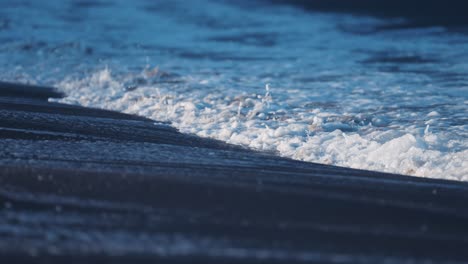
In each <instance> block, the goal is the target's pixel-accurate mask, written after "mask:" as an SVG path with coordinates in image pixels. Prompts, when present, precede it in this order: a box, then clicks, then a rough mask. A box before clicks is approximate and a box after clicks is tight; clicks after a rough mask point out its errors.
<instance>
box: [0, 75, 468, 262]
mask: <svg viewBox="0 0 468 264" xmlns="http://www.w3.org/2000/svg"><path fill="white" fill-rule="evenodd" d="M57 96H60V93H57V92H54V91H53V90H51V89H47V88H36V87H32V86H22V85H9V84H4V83H0V208H1V209H0V237H1V239H0V263H67V264H72V263H132V264H133V263H261V262H264V263H288V264H289V263H299V262H307V263H384V262H385V261H388V262H385V263H423V262H424V263H425V261H433V263H446V262H447V263H466V262H467V261H468V250H467V249H468V203H467V202H468V185H467V184H466V183H464V182H452V181H444V180H432V179H423V178H415V177H406V176H401V175H391V174H384V173H377V172H369V171H361V170H353V169H346V168H339V167H333V166H325V165H319V164H312V163H303V162H298V161H293V160H289V159H283V158H278V157H275V156H272V155H270V154H265V153H257V152H253V151H249V150H245V149H242V148H240V147H234V146H229V145H227V144H224V143H221V142H218V141H214V140H207V139H201V138H198V137H194V136H189V135H184V134H181V133H179V132H177V131H176V130H175V129H173V128H171V127H170V126H168V125H164V124H156V125H155V124H154V122H153V121H151V120H148V119H145V118H141V117H135V116H131V115H125V114H120V113H115V112H110V111H103V110H96V109H87V108H82V107H78V106H68V105H63V104H57V103H48V102H47V99H46V98H47V97H57Z"/></svg>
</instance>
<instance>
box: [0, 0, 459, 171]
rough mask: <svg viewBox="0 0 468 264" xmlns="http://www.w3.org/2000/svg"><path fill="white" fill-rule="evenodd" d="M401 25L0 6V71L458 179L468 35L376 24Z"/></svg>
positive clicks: (333, 156)
mask: <svg viewBox="0 0 468 264" xmlns="http://www.w3.org/2000/svg"><path fill="white" fill-rule="evenodd" d="M398 22H399V20H392V21H389V20H380V19H377V18H371V17H362V16H359V17H357V16H352V15H345V14H330V13H328V14H325V13H316V12H306V11H304V10H302V9H298V8H294V7H292V6H285V5H270V4H265V2H262V3H260V2H258V3H257V2H252V1H208V0H203V1H202V0H199V1H158V2H155V1H150V0H147V1H143V0H142V1H124V0H121V1H84V0H81V1H71V0H70V1H58V0H56V1H33V0H30V1H13V0H11V1H2V2H0V79H1V80H7V81H17V82H18V81H26V82H30V83H38V84H47V85H53V86H56V87H58V88H60V89H63V91H65V92H66V93H67V97H66V98H64V99H62V100H61V101H62V102H65V103H71V104H80V105H84V106H91V107H97V108H106V109H112V110H117V111H121V112H127V113H133V114H138V115H141V116H146V117H149V118H152V119H154V120H158V121H169V122H171V123H172V124H173V125H174V126H175V127H177V128H178V129H180V130H181V131H183V132H187V133H193V134H197V135H199V136H202V137H211V138H216V139H221V140H224V141H227V142H229V143H233V144H240V145H244V146H248V147H251V148H255V149H259V150H266V151H273V152H276V153H278V155H281V156H285V157H291V158H294V159H299V160H305V161H311V162H319V163H326V164H333V165H339V166H346V167H353V168H361V169H371V170H378V171H386V172H396V173H402V174H408V175H415V176H423V177H434V178H446V179H457V180H468V141H467V138H468V76H467V70H468V44H467V43H468V35H467V34H465V33H463V32H462V31H453V30H448V29H445V28H442V27H425V28H413V29H411V28H410V29H399V30H377V29H379V28H382V27H384V26H385V25H388V24H389V23H398ZM267 85H268V86H267ZM267 87H268V88H267Z"/></svg>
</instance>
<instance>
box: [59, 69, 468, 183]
mask: <svg viewBox="0 0 468 264" xmlns="http://www.w3.org/2000/svg"><path fill="white" fill-rule="evenodd" d="M121 83H122V82H118V81H116V80H115V79H114V78H113V76H112V74H111V72H110V71H109V69H104V70H102V71H98V72H96V73H94V74H92V75H91V76H88V77H85V78H82V79H67V80H64V81H63V82H61V83H59V84H58V85H57V86H58V87H62V88H63V89H64V91H65V92H66V93H67V94H68V96H67V97H66V98H64V99H61V100H60V101H61V102H63V103H70V104H80V105H84V106H90V107H98V108H105V109H110V110H116V111H121V112H125V113H131V114H137V115H141V116H146V117H149V118H152V119H154V120H159V121H170V122H172V125H174V126H175V127H177V128H178V129H180V130H181V131H182V132H185V133H193V134H196V135H199V136H202V137H210V138H215V139H220V140H223V141H226V142H229V143H232V144H239V145H244V146H248V147H250V148H253V149H258V150H264V151H275V152H277V153H278V154H279V155H281V156H284V157H290V158H293V159H298V160H304V161H309V162H319V163H325V164H332V165H339V166H345V167H352V168H359V169H369V170H377V171H384V172H392V173H401V174H407V175H414V176H421V177H434V178H444V179H455V180H468V159H467V157H468V150H467V149H468V146H467V143H466V142H465V141H463V140H461V141H460V140H450V139H446V138H445V137H444V135H443V133H440V135H438V134H436V133H433V132H430V129H429V127H427V128H426V129H425V130H424V131H420V130H418V129H413V130H411V129H408V128H402V129H395V128H393V129H384V130H382V129H379V127H375V126H373V125H372V124H368V125H367V129H368V130H369V131H370V132H369V133H362V132H361V133H359V132H358V131H353V130H350V128H351V126H350V125H346V123H340V122H337V123H327V124H325V123H324V120H325V119H326V118H327V117H329V116H330V115H331V113H327V112H323V111H322V110H319V109H314V110H313V111H310V110H307V109H284V107H283V106H284V105H283V104H281V103H275V100H276V99H275V95H276V96H277V97H280V94H285V92H284V91H283V92H281V90H279V89H278V90H277V91H276V92H277V93H275V89H274V88H270V89H267V90H266V91H264V92H265V93H263V94H250V95H248V94H245V93H241V94H239V95H238V96H234V97H231V96H226V95H225V94H221V93H211V92H210V91H205V92H201V91H192V92H189V91H187V89H189V87H190V85H188V86H187V85H185V86H184V85H182V86H172V89H168V88H167V87H164V86H162V85H157V84H155V85H146V86H142V87H140V88H138V89H135V90H133V91H126V90H125V87H123V85H122V84H121ZM192 85H193V84H192ZM184 87H185V88H184ZM283 90H284V88H283ZM286 90H287V89H286ZM286 93H287V91H286ZM283 96H284V95H283ZM283 100H285V102H286V103H287V102H288V99H287V97H284V98H283ZM284 113H286V114H284ZM429 116H431V117H432V116H435V115H434V114H430V115H429ZM347 130H350V131H347ZM363 130H366V128H364V129H363ZM345 131H346V132H345ZM450 144H452V145H457V146H459V147H458V149H461V150H459V151H450V150H448V151H447V150H446V151H442V150H440V149H437V148H434V146H440V145H445V146H449V145H450ZM460 145H461V147H460Z"/></svg>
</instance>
